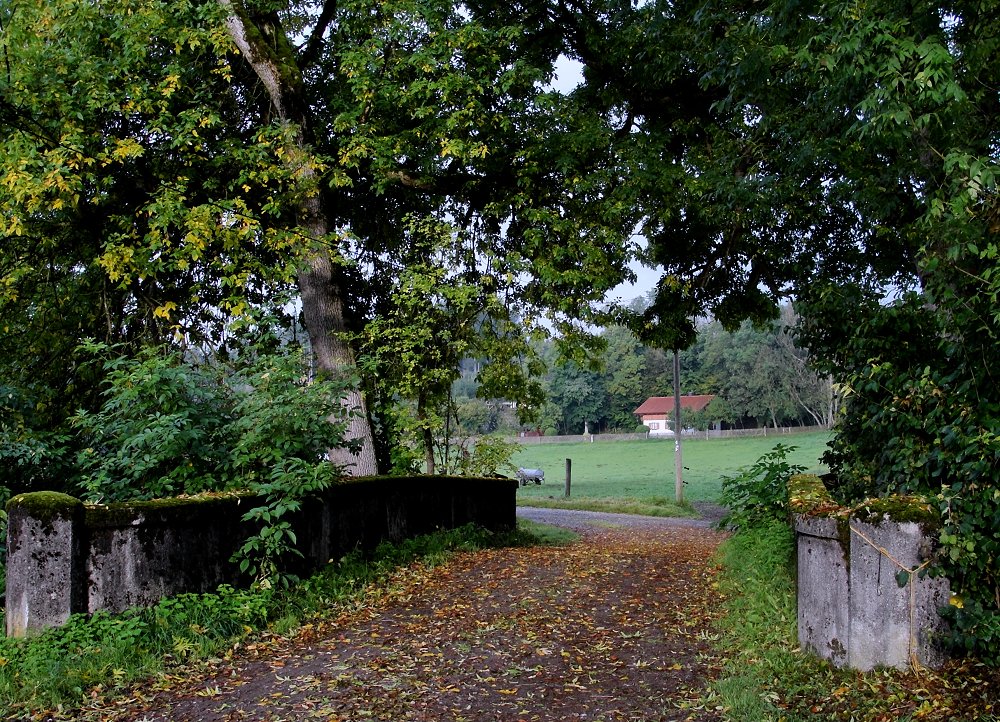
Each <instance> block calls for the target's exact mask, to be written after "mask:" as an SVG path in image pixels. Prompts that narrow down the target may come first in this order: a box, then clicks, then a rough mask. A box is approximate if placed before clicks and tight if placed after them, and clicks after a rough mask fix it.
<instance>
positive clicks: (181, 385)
mask: <svg viewBox="0 0 1000 722" xmlns="http://www.w3.org/2000/svg"><path fill="white" fill-rule="evenodd" d="M87 350H88V351H89V352H90V353H92V354H102V355H107V354H109V353H110V352H111V351H112V349H110V348H109V347H107V346H104V345H102V344H95V343H91V344H88V345H87ZM104 367H105V369H106V371H107V381H106V383H107V388H106V389H105V391H104V402H103V404H102V405H101V408H100V409H98V410H97V411H96V412H94V413H91V414H87V413H80V414H78V415H77V416H76V417H75V419H74V423H75V424H76V426H77V428H78V429H79V430H80V433H81V436H82V438H83V439H84V440H85V441H86V444H85V448H84V449H83V451H81V452H80V455H79V460H80V466H81V471H82V480H81V482H80V491H81V492H82V495H83V497H84V498H85V499H87V500H88V501H93V502H104V503H107V502H113V501H129V500H137V499H150V498H161V497H166V496H172V495H176V494H196V493H200V492H204V491H222V490H232V489H247V490H250V491H254V492H256V493H257V494H259V495H260V496H261V497H263V498H264V503H263V504H262V505H261V506H259V507H256V508H254V509H251V510H250V511H248V512H247V514H246V515H245V516H244V519H246V520H248V521H253V522H257V523H258V524H259V525H260V530H259V532H258V533H257V534H255V535H254V536H252V537H251V538H250V539H248V540H247V541H246V543H245V544H244V545H243V547H242V549H241V551H240V553H239V554H238V555H237V558H236V559H235V561H238V562H239V564H240V567H241V569H242V570H243V571H245V572H247V573H248V574H250V575H252V576H253V577H254V578H255V579H256V580H257V581H258V583H260V584H261V585H264V586H267V585H270V584H272V583H274V582H275V581H277V580H280V579H281V578H282V577H281V574H280V569H281V568H282V566H283V561H287V559H288V558H290V557H292V556H295V555H296V554H297V552H296V551H295V543H296V539H295V536H294V533H293V532H292V531H291V526H290V525H289V524H288V522H287V515H288V514H291V513H293V512H295V511H296V510H297V509H299V507H300V505H301V503H302V500H303V499H305V498H306V497H308V496H310V495H311V494H314V493H316V492H318V491H320V490H322V489H324V488H326V487H328V486H329V485H330V484H332V483H333V482H334V481H335V480H336V479H337V478H338V477H339V476H340V474H341V472H342V470H341V469H339V468H337V467H336V466H334V465H333V464H332V463H331V462H330V461H329V460H328V459H327V458H326V454H327V451H328V450H329V449H331V448H336V447H341V446H344V445H345V442H344V434H345V431H346V428H347V423H346V422H347V413H348V412H347V410H346V409H345V407H344V405H343V404H342V403H341V401H342V399H343V398H344V395H345V393H346V391H347V389H348V383H347V382H346V381H344V380H334V379H322V380H316V381H311V380H309V377H308V371H309V369H308V365H307V364H306V363H305V362H304V360H303V357H302V354H301V352H300V351H295V350H286V352H285V353H280V354H278V353H256V352H255V350H254V349H248V350H247V352H246V354H245V355H244V360H243V361H242V362H240V363H237V364H234V365H231V366H230V365H226V366H223V365H212V364H200V365H198V364H193V363H189V362H187V361H186V360H185V359H184V358H183V357H182V355H181V354H180V353H179V352H168V353H163V352H161V351H157V350H153V349H151V350H148V351H145V352H143V353H142V354H140V355H139V356H138V357H136V358H118V357H111V358H109V359H107V360H106V361H104Z"/></svg>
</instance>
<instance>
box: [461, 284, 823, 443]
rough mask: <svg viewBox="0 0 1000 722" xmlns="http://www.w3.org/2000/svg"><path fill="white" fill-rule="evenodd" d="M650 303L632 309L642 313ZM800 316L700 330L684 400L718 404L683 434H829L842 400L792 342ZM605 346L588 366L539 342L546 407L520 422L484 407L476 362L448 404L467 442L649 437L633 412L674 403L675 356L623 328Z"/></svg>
mask: <svg viewBox="0 0 1000 722" xmlns="http://www.w3.org/2000/svg"><path fill="white" fill-rule="evenodd" d="M646 303H647V299H644V298H641V299H636V300H635V301H633V303H632V304H631V306H632V307H633V308H635V309H642V308H643V307H644V306H645V305H646ZM797 322H798V318H797V316H796V314H795V312H794V310H793V309H792V307H791V306H790V305H786V306H784V307H783V309H782V315H781V317H780V318H779V319H777V320H775V321H773V322H771V323H769V324H766V325H765V326H764V327H762V328H757V327H754V325H753V324H751V323H749V322H744V323H743V324H741V325H740V327H739V328H738V329H737V330H736V331H727V330H726V329H725V328H723V326H722V324H721V323H719V322H718V321H714V320H705V321H703V322H701V323H699V324H698V326H697V332H698V333H697V337H696V340H695V342H694V344H693V345H691V346H690V347H688V348H686V349H684V350H683V351H681V352H680V366H681V376H680V388H681V393H682V394H710V395H713V396H715V397H716V398H715V399H714V400H713V401H712V403H711V405H710V407H709V408H708V409H706V410H704V411H703V412H698V413H693V414H690V415H688V416H687V417H686V418H685V419H684V426H685V427H691V428H700V429H703V430H704V429H705V428H707V427H708V426H709V425H712V424H717V423H718V424H722V425H723V426H724V427H725V428H758V427H763V426H770V427H778V426H823V427H825V428H830V427H831V425H832V423H833V421H834V418H835V416H836V411H837V408H838V405H839V401H840V395H839V392H838V391H837V390H836V389H835V387H834V384H833V380H832V378H831V377H830V376H829V375H827V376H823V375H820V374H819V373H817V372H816V371H815V370H813V368H812V367H811V366H810V363H809V355H808V351H807V350H806V349H804V348H802V347H801V346H799V345H798V344H797V343H796V341H795V336H794V329H795V326H796V324H797ZM598 339H599V340H600V341H601V347H600V349H599V350H597V351H595V352H594V354H593V355H592V356H591V358H590V359H589V361H588V362H587V363H584V362H580V361H572V360H570V361H566V360H560V359H559V357H558V351H557V350H556V348H555V344H554V343H552V342H551V341H550V340H545V341H542V342H540V343H539V347H538V349H537V351H538V356H539V357H540V358H541V359H543V360H544V361H545V362H546V371H545V373H544V374H543V375H542V376H541V379H540V381H541V386H542V389H543V392H544V401H543V403H542V405H541V406H540V407H539V408H538V409H535V410H533V411H535V412H536V413H532V414H530V415H529V417H528V420H527V421H525V422H523V423H522V422H520V421H519V419H518V416H517V413H516V408H515V405H514V404H513V403H512V402H509V401H507V400H506V399H484V398H481V397H480V396H478V395H477V391H478V386H477V384H476V382H475V377H476V372H477V369H478V368H479V363H478V362H476V361H474V360H466V361H465V362H464V363H463V364H462V367H461V369H462V373H461V376H460V377H459V379H457V380H456V381H455V384H454V388H453V391H452V396H451V398H450V400H449V403H450V404H451V408H452V413H453V414H454V419H455V422H456V425H455V429H456V430H459V429H460V430H461V431H462V432H464V433H467V434H483V433H492V432H496V431H499V432H502V433H508V434H511V433H513V434H517V433H520V432H524V431H529V432H536V433H537V432H541V433H544V434H546V435H556V434H581V433H584V429H585V428H586V429H587V430H589V431H590V432H591V433H603V432H610V433H631V432H633V431H637V430H638V431H645V430H646V429H645V427H644V426H643V425H642V424H641V422H640V420H639V418H638V417H637V416H636V415H635V413H634V412H635V409H636V408H637V407H638V406H639V405H640V404H641V403H642V402H643V401H645V400H646V399H647V398H649V397H651V396H672V395H673V354H672V353H671V352H669V351H664V350H663V349H659V348H655V347H652V346H646V345H644V344H642V343H641V342H640V341H639V340H638V338H637V337H636V335H635V334H634V333H633V332H632V331H630V330H629V329H627V328H625V327H623V326H609V327H607V328H605V329H603V330H601V331H600V333H599V334H598Z"/></svg>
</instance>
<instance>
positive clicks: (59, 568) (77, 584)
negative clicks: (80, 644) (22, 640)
mask: <svg viewBox="0 0 1000 722" xmlns="http://www.w3.org/2000/svg"><path fill="white" fill-rule="evenodd" d="M82 522H83V502H81V501H80V500H79V499H74V498H73V497H71V496H67V495H66V494H57V493H55V492H37V493H33V494H21V495H19V496H15V497H14V498H13V499H11V500H10V502H9V503H8V504H7V636H9V637H24V636H26V635H28V634H31V633H32V632H39V631H41V630H43V629H46V628H48V627H57V626H60V625H62V624H65V622H66V620H67V619H68V618H69V616H70V615H71V614H73V613H76V612H85V611H86V600H85V597H86V589H85V587H84V573H83V564H84V561H83V554H82V549H81V544H80V542H81V540H80V534H79V533H78V528H79V527H80V526H81V525H82Z"/></svg>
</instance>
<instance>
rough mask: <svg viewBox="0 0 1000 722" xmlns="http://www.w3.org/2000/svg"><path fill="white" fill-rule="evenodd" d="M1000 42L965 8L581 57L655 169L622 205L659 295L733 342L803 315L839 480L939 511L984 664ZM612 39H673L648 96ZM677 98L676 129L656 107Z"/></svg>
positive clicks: (827, 18)
mask: <svg viewBox="0 0 1000 722" xmlns="http://www.w3.org/2000/svg"><path fill="white" fill-rule="evenodd" d="M619 29H622V32H621V34H620V35H618V34H617V31H618V30H619ZM998 29H1000V15H998V13H997V11H996V9H995V8H992V7H990V8H986V7H983V6H982V5H981V4H974V3H967V2H957V3H922V4H912V3H896V2H892V1H891V0H886V1H885V2H882V1H878V2H873V3H866V4H863V5H858V4H856V3H851V2H846V1H845V2H834V3H811V2H810V3H805V4H804V5H803V4H797V5H790V4H787V3H782V2H765V3H732V2H709V3H698V4H696V5H695V4H691V5H688V4H686V3H681V4H677V3H669V4H668V3H654V4H651V5H647V6H644V7H643V8H640V9H636V10H634V11H633V12H631V13H629V12H625V13H623V19H622V20H621V21H620V22H619V23H618V24H617V25H616V26H615V27H614V30H615V35H614V36H613V37H614V42H611V43H609V44H607V47H606V48H605V52H603V54H602V57H597V53H594V54H593V55H594V57H595V60H594V62H593V66H594V68H595V74H598V75H599V78H600V82H599V83H597V84H596V86H597V87H599V88H600V89H601V91H602V92H604V93H606V94H608V95H609V96H610V97H611V98H613V99H614V100H615V101H617V103H618V107H619V108H624V110H622V111H619V113H620V115H624V116H625V117H626V118H627V119H629V120H630V125H631V126H633V128H634V129H633V131H632V132H630V133H629V139H632V137H633V136H634V137H635V141H634V142H635V143H636V144H650V145H651V146H652V147H655V148H659V149H662V153H661V155H660V156H656V155H652V154H651V155H650V157H651V158H652V160H651V161H650V162H649V163H648V164H647V166H646V168H647V169H648V172H647V173H646V174H645V177H644V178H641V179H640V181H639V184H638V185H637V188H638V189H639V192H640V193H641V194H643V195H642V197H643V198H644V206H643V207H644V213H645V220H644V222H643V225H644V229H645V230H646V233H647V235H648V237H649V239H650V251H649V255H650V257H651V258H652V259H653V260H655V261H656V262H658V263H660V264H661V265H662V266H663V267H664V269H665V274H666V279H667V280H668V281H669V283H666V284H664V287H665V288H666V289H667V291H668V297H670V298H671V300H672V302H674V305H676V306H677V307H683V304H684V303H688V304H690V305H691V306H693V307H694V308H695V309H701V308H708V309H710V310H713V311H714V312H715V315H716V316H717V318H719V319H720V320H721V321H722V322H723V323H724V324H725V325H727V326H729V327H734V326H735V325H736V324H738V323H739V322H740V321H741V320H742V319H744V318H750V319H752V320H757V321H761V320H766V319H767V318H768V317H769V316H774V315H776V312H777V308H778V301H779V300H780V299H781V298H782V297H783V296H794V297H795V298H796V299H797V301H798V302H799V310H800V312H801V313H802V314H803V318H804V319H805V325H804V329H803V335H802V339H803V342H804V345H805V346H806V347H807V348H808V349H809V350H810V353H811V354H812V357H813V360H814V362H816V363H817V364H818V365H819V366H820V368H822V369H823V370H824V371H826V372H827V373H830V374H831V375H834V376H835V378H836V380H837V381H838V383H841V384H843V385H844V386H845V389H846V393H847V398H846V402H845V407H844V413H845V414H846V415H845V416H844V421H843V423H842V425H841V426H840V427H839V429H838V432H837V437H836V439H837V443H836V444H835V449H834V454H833V456H832V457H831V464H832V466H833V469H834V471H836V472H838V473H839V474H841V475H843V476H844V477H846V479H845V481H847V482H848V485H849V486H851V485H853V489H854V491H855V492H858V493H862V494H864V493H885V492H887V491H890V490H903V491H918V492H920V493H923V494H926V495H929V496H930V497H931V498H933V499H935V500H936V503H937V504H938V506H939V508H940V509H941V511H942V516H943V521H944V530H943V531H942V534H941V542H942V544H943V545H944V546H945V548H946V552H947V553H946V555H945V557H944V558H943V559H942V560H941V564H942V566H943V568H944V569H945V570H946V571H947V572H948V574H949V576H950V577H951V578H952V583H953V585H954V586H953V588H954V589H956V590H959V591H961V592H962V593H963V594H967V595H968V596H969V598H970V599H973V600H975V603H974V604H969V605H968V606H967V607H966V608H965V610H964V611H962V612H960V613H957V614H958V616H959V617H960V618H961V619H960V623H959V624H957V625H956V629H959V630H962V631H961V632H960V633H959V636H960V637H962V639H961V642H962V644H967V645H969V647H971V648H977V647H976V645H982V649H983V650H985V652H986V654H987V655H989V656H991V657H992V658H994V659H995V658H996V657H997V655H998V652H997V644H996V641H995V640H996V639H997V638H998V637H997V635H996V633H995V630H996V629H997V620H998V619H1000V580H998V577H997V574H996V569H997V561H996V560H997V555H998V551H1000V549H998V546H997V543H996V537H995V532H994V531H993V525H994V523H995V518H996V513H997V508H998V507H997V501H998V498H1000V497H997V495H996V483H995V479H996V473H995V464H994V461H993V460H994V459H995V458H997V457H996V443H995V437H994V435H993V431H992V430H993V429H995V428H996V412H995V409H996V408H998V404H997V398H996V393H995V390H996V388H997V385H996V383H995V380H996V378H997V376H996V371H997V370H996V369H994V367H993V363H992V359H995V358H996V357H997V354H996V348H997V338H998V330H1000V329H998V324H997V321H998V316H997V313H996V310H995V306H993V305H992V304H993V302H994V301H995V300H996V299H997V298H998V295H997V288H998V286H997V284H998V283H1000V281H998V278H1000V275H998V274H997V258H998V257H1000V256H998V254H997V245H998V244H997V242H996V240H997V239H996V234H997V231H998V230H1000V223H998V222H997V218H998V217H1000V215H998V213H997V208H998V207H1000V204H998V202H997V194H996V177H997V172H998V158H997V148H998V144H997V128H998V127H1000V123H998V120H1000V98H998V96H997V93H996V88H997V86H998V73H1000V68H998V66H997V64H996V63H995V62H994V58H995V50H996V48H997V44H998V40H997V38H998V36H1000V33H998ZM682 30H684V31H686V34H685V35H684V36H683V37H684V38H685V39H684V40H682V41H681V42H679V43H678V42H673V39H674V38H677V37H678V36H679V35H680V32H681V31H682ZM627 37H653V38H664V39H665V38H668V37H669V38H670V39H671V42H661V43H659V44H657V46H656V49H657V52H656V53H654V54H650V55H649V56H648V57H645V58H642V59H643V61H644V62H643V63H642V67H643V69H644V71H645V72H647V73H648V76H649V78H650V81H649V82H648V83H646V84H645V85H644V86H640V85H639V84H637V83H634V82H633V80H632V79H631V78H630V77H629V74H628V73H625V74H623V76H622V77H621V78H616V77H615V75H614V73H613V72H611V71H610V68H611V67H613V66H622V67H630V66H632V67H634V66H638V64H639V63H638V62H636V61H637V60H638V59H639V56H638V54H637V53H636V52H635V46H634V44H630V43H629V42H628V41H627V39H626V38H627ZM607 50H610V51H611V52H607ZM615 51H617V52H618V56H617V57H616V55H615ZM605 59H607V60H605ZM685 85H686V86H687V87H688V89H689V92H690V93H691V95H692V96H693V97H694V98H695V99H694V101H693V102H691V103H689V108H691V109H692V112H691V114H690V116H684V117H683V118H679V117H678V113H677V112H675V111H672V110H671V109H670V108H669V107H665V106H656V105H655V104H650V103H649V99H650V97H652V98H660V97H670V94H671V92H672V91H673V92H675V91H677V90H678V89H680V88H682V87H685ZM671 169H676V170H671ZM647 189H648V190H647ZM887 286H889V287H891V286H895V287H896V288H903V289H909V288H914V289H919V294H918V295H915V296H908V295H907V296H903V297H902V298H900V299H899V300H898V301H897V302H895V303H892V304H885V303H883V298H884V297H885V295H886V287H887ZM918 338H920V339H922V340H920V341H918V340H917V339H918ZM991 640H992V641H991Z"/></svg>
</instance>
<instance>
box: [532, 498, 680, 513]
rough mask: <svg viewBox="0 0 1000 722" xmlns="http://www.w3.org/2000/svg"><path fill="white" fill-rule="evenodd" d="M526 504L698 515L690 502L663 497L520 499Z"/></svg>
mask: <svg viewBox="0 0 1000 722" xmlns="http://www.w3.org/2000/svg"><path fill="white" fill-rule="evenodd" d="M518 503H523V504H524V505H525V506H535V507H542V508H546V509H580V510H582V511H603V512H608V513H611V514H640V515H642V516H665V517H697V516H698V512H697V511H695V509H694V507H692V506H691V505H690V504H688V503H683V504H680V505H678V504H675V503H674V502H672V501H669V500H667V499H664V498H663V497H652V498H648V499H599V498H583V499H574V498H572V497H571V498H569V499H566V498H565V497H558V498H557V497H544V498H543V497H534V498H532V499H531V500H530V501H524V500H522V499H518Z"/></svg>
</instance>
